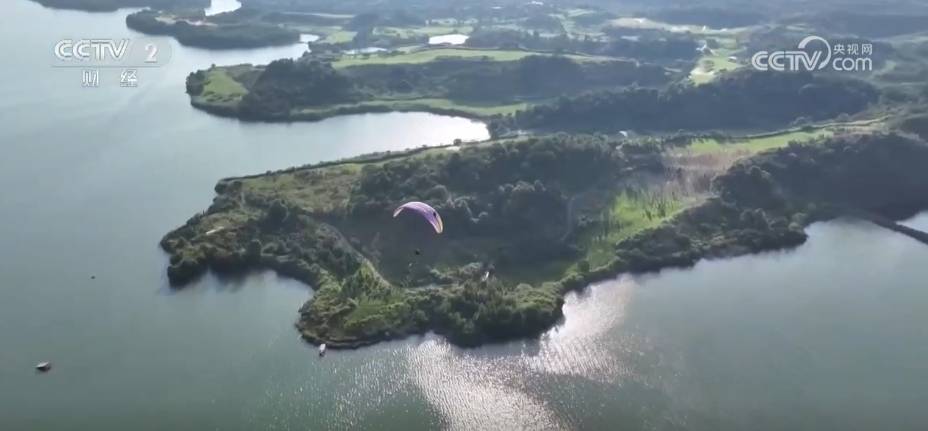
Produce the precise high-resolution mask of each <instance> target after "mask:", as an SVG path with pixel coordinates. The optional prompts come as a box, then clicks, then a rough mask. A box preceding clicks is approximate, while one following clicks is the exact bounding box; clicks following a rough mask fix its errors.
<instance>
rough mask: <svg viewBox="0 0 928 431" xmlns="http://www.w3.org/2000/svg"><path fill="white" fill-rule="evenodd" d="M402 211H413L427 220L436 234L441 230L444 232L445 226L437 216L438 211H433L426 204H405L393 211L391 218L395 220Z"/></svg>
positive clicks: (433, 209)
mask: <svg viewBox="0 0 928 431" xmlns="http://www.w3.org/2000/svg"><path fill="white" fill-rule="evenodd" d="M404 210H410V211H413V212H415V213H417V214H419V215H421V216H422V217H423V218H425V219H426V220H428V222H429V223H431V225H432V227H433V228H434V229H435V232H436V233H441V232H442V231H443V230H445V225H444V224H443V223H442V221H441V216H440V215H438V211H435V208H432V207H431V206H429V205H428V204H424V203H422V202H408V203H405V204H403V205H400V206H399V208H397V209H396V210H395V211H393V217H394V218H396V217H397V216H399V215H400V213H401V212H403V211H404Z"/></svg>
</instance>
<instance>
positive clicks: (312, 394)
mask: <svg viewBox="0 0 928 431" xmlns="http://www.w3.org/2000/svg"><path fill="white" fill-rule="evenodd" d="M3 8H4V9H3V12H5V16H12V17H15V18H16V19H14V20H8V21H6V22H4V24H3V25H0V37H2V39H0V40H2V41H3V42H0V48H2V49H3V52H5V53H7V57H5V58H6V60H4V64H3V65H4V66H5V67H3V68H0V149H2V151H3V157H0V183H2V184H4V185H6V187H5V188H4V192H3V193H2V194H0V343H2V348H0V429H3V430H60V429H93V430H125V429H134V430H139V429H140V430H157V429H179V430H201V429H220V430H255V429H276V430H304V429H347V428H359V429H387V430H391V429H395V430H417V429H435V428H446V429H506V430H510V429H618V428H621V429H632V430H634V429H660V430H664V429H667V430H676V429H696V430H719V429H732V430H735V429H761V430H762V429H770V430H775V429H794V430H801V429H825V430H832V429H833V430H842V431H843V430H855V429H859V430H868V429H893V430H905V429H912V430H915V429H924V425H925V424H926V423H928V413H926V411H925V409H924V408H923V407H922V405H923V404H924V402H925V401H926V400H928V389H926V388H928V365H926V364H928V331H926V330H925V329H924V328H925V327H926V323H928V293H926V289H925V287H926V286H925V280H928V265H925V264H924V263H925V262H926V260H928V248H926V247H924V246H923V245H921V244H918V243H916V242H914V241H912V240H910V239H908V238H906V237H902V236H899V235H896V234H892V233H887V232H885V231H882V230H879V229H877V228H874V227H871V226H869V225H865V224H858V223H852V222H842V221H839V222H834V223H828V224H819V225H814V226H812V227H811V228H810V229H809V233H810V234H811V236H812V239H811V241H810V242H809V243H807V244H806V245H804V246H802V247H800V248H799V249H797V250H794V251H792V252H787V253H771V254H764V255H760V256H752V257H745V258H739V259H732V260H727V261H713V262H703V263H700V264H699V265H697V266H696V267H695V268H693V269H690V270H670V271H664V272H663V273H661V274H657V275H649V276H641V277H620V278H618V279H616V280H612V281H608V282H604V283H600V284H596V285H594V286H592V287H591V288H589V289H587V290H585V291H584V292H582V293H580V294H574V295H570V296H569V297H568V299H567V304H566V305H565V309H564V312H565V316H566V317H565V320H564V322H563V323H562V324H560V325H558V326H557V327H556V328H554V329H552V330H551V331H550V332H549V333H547V334H545V335H544V336H543V337H542V338H541V339H539V340H531V341H522V342H514V343H509V344H503V345H493V346H488V347H484V348H479V349H468V350H462V349H457V348H455V347H452V346H450V345H448V344H447V343H446V342H444V341H443V340H442V339H440V338H437V337H433V336H426V337H416V338H411V339H407V340H404V341H399V342H392V343H385V344H380V345H377V346H374V347H371V348H366V349H361V350H357V351H350V352H331V353H330V354H329V355H328V356H327V357H326V358H324V359H322V360H320V359H319V358H318V357H317V356H316V355H315V351H314V349H313V348H311V347H310V346H307V345H305V344H304V343H302V342H301V341H300V340H299V339H298V336H297V333H296V331H295V330H294V329H293V327H292V325H293V322H294V320H295V319H296V317H297V313H296V311H297V309H298V308H299V306H300V305H301V304H302V303H303V302H304V301H306V300H307V299H308V298H309V297H310V296H311V294H312V293H311V290H310V289H309V288H307V287H306V286H303V285H301V284H299V283H296V282H294V281H292V280H286V279H281V278H278V277H276V276H274V275H273V274H270V273H261V274H255V275H253V276H250V277H247V278H245V279H243V280H235V281H229V280H218V279H216V278H215V277H211V276H208V277H205V278H204V279H203V280H202V281H200V282H199V283H197V284H196V285H194V286H191V287H190V288H188V289H185V290H182V291H179V292H173V291H171V290H170V289H168V288H167V283H166V280H165V275H164V270H165V265H166V263H167V262H166V258H165V256H164V254H163V253H162V252H161V251H160V250H159V249H158V247H157V242H158V240H159V239H160V237H161V236H162V235H163V234H164V233H165V232H167V231H168V230H170V229H171V228H173V227H175V226H177V225H179V224H181V223H183V222H184V221H185V220H186V219H187V218H188V217H189V216H190V215H192V214H194V213H195V212H197V211H200V210H202V209H204V208H205V207H206V206H207V205H208V204H209V202H210V200H211V199H212V196H213V192H212V187H213V185H214V184H215V182H216V180H218V179H219V178H222V177H225V176H231V175H240V174H247V173H255V172H263V171H265V170H268V169H278V168H284V167H288V166H292V165H298V164H303V163H309V162H315V161H320V160H330V159H337V158H342V157H348V156H352V155H356V154H360V153H365V152H370V151H380V150H387V149H399V148H408V147H413V146H419V145H423V144H437V143H446V142H450V141H452V140H453V139H455V138H463V139H481V138H485V137H486V136H487V131H486V128H485V127H484V126H483V125H481V124H478V123H473V122H470V121H468V120H464V119H458V118H449V117H440V116H434V115H428V114H384V115H368V116H350V117H343V118H337V119H332V120H328V121H324V122H320V123H313V124H292V125H285V124H244V123H240V122H237V121H234V120H228V119H221V118H216V117H212V116H209V115H206V114H204V113H201V112H198V111H195V110H193V109H192V108H190V106H189V104H188V100H187V98H186V96H185V95H184V94H183V78H184V77H185V76H186V74H187V73H189V72H190V71H191V70H193V69H195V68H198V67H206V66H208V65H209V64H213V63H215V64H231V63H240V62H255V63H263V62H267V61H269V60H272V59H275V58H280V57H287V56H298V55H300V54H301V53H302V51H303V50H305V46H293V47H283V48H273V49H261V50H252V51H223V52H219V53H214V52H209V51H204V50H197V49H190V48H184V47H180V46H178V45H177V44H173V47H174V57H173V60H172V62H171V64H170V65H169V66H167V67H165V68H163V69H159V70H149V71H146V72H145V73H143V74H141V75H140V80H141V87H140V88H137V89H123V88H118V86H112V87H110V86H104V88H98V89H82V88H80V79H79V78H80V77H79V74H78V75H75V74H74V71H73V70H59V69H52V68H50V67H48V64H49V56H50V50H51V46H52V45H54V42H55V41H56V40H57V39H59V38H61V37H75V35H77V36H80V35H83V34H84V33H87V32H91V33H92V34H89V35H85V36H87V37H90V36H93V37H125V36H126V35H134V33H132V32H130V31H128V30H126V29H125V27H124V24H123V18H124V16H125V14H126V12H119V13H110V14H87V13H80V12H62V11H53V10H49V9H44V8H42V7H40V6H37V5H35V4H33V3H31V2H27V1H25V0H11V1H10V2H5V3H4V6H3ZM11 59H16V60H15V63H14V61H13V60H11ZM909 223H910V224H911V225H913V226H917V227H921V228H925V229H928V216H922V217H920V218H916V219H913V220H911V221H909ZM91 276H94V277H95V279H91ZM42 360H51V361H53V362H54V364H55V368H54V369H53V371H52V372H50V373H49V374H46V375H37V374H35V373H34V372H33V371H32V366H33V365H34V364H35V363H36V362H38V361H42Z"/></svg>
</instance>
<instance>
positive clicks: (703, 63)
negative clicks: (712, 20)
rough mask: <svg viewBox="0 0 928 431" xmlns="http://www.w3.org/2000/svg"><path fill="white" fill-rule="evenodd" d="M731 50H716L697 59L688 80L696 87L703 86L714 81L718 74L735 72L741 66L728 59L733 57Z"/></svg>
mask: <svg viewBox="0 0 928 431" xmlns="http://www.w3.org/2000/svg"><path fill="white" fill-rule="evenodd" d="M734 53H735V50H734V49H731V48H717V49H715V50H713V52H712V54H710V55H705V56H703V57H702V58H700V59H699V62H698V63H697V64H696V67H694V68H693V70H692V71H691V72H690V79H691V80H692V81H693V82H694V83H695V84H697V85H699V84H705V83H707V82H710V81H712V80H713V79H715V78H716V77H717V76H718V74H719V73H722V72H728V71H732V70H735V69H737V68H739V67H741V66H742V65H741V64H739V63H738V62H737V61H732V60H731V59H730V58H729V57H731V56H732V55H734Z"/></svg>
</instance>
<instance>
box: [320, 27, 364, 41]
mask: <svg viewBox="0 0 928 431" xmlns="http://www.w3.org/2000/svg"><path fill="white" fill-rule="evenodd" d="M323 33H324V34H325V37H323V38H322V39H321V40H320V42H325V43H344V42H351V41H352V40H354V37H355V35H356V34H357V33H356V32H353V31H348V30H341V29H338V30H334V31H330V32H328V33H325V32H323Z"/></svg>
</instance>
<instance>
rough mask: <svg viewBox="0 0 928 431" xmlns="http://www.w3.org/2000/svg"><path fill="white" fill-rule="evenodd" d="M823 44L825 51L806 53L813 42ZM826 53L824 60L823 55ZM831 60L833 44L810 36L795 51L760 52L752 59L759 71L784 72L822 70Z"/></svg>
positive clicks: (752, 63) (753, 64)
mask: <svg viewBox="0 0 928 431" xmlns="http://www.w3.org/2000/svg"><path fill="white" fill-rule="evenodd" d="M816 41H817V42H821V43H822V44H824V45H825V49H824V50H817V51H815V52H813V53H811V54H810V53H809V52H808V51H804V50H805V49H806V47H807V46H808V45H809V44H810V43H812V42H816ZM823 52H824V58H822V53H823ZM830 60H831V44H829V43H828V41H827V40H825V39H823V38H821V37H818V36H808V37H806V38H805V39H803V40H802V41H800V42H799V46H798V49H797V50H795V51H774V52H768V51H760V52H758V53H756V54H754V56H753V57H751V65H752V66H754V68H755V69H757V70H775V71H778V72H782V71H784V70H789V71H798V70H822V69H824V68H825V67H827V66H828V62H829V61H830Z"/></svg>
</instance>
